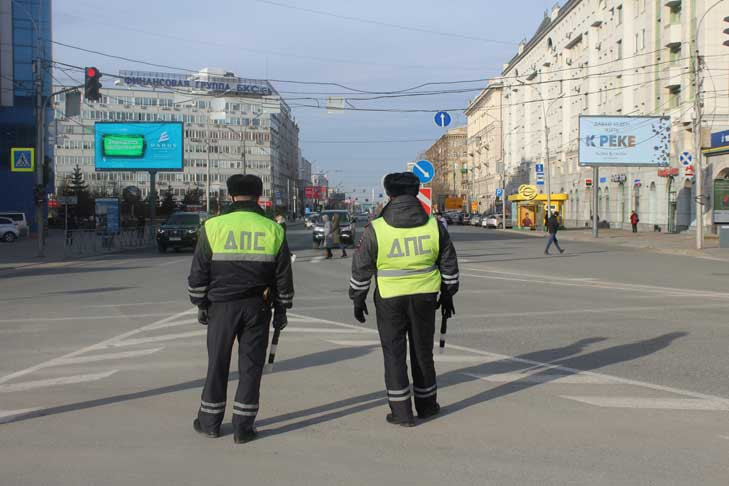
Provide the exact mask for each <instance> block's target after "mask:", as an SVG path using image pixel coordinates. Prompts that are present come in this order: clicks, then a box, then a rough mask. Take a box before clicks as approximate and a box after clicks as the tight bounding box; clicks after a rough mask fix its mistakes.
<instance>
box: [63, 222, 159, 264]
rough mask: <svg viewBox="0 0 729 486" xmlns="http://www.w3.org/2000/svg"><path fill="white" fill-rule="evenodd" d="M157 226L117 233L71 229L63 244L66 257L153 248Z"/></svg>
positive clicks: (123, 230)
mask: <svg viewBox="0 0 729 486" xmlns="http://www.w3.org/2000/svg"><path fill="white" fill-rule="evenodd" d="M155 235H156V227H155V226H145V227H144V228H129V229H122V230H121V231H119V232H117V233H108V232H105V231H100V230H69V231H67V232H66V239H65V241H64V246H63V255H64V256H65V257H83V256H92V255H100V254H104V253H114V252H118V251H123V250H133V249H142V248H152V247H154V246H155V245H156V241H155Z"/></svg>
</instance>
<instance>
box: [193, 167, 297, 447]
mask: <svg viewBox="0 0 729 486" xmlns="http://www.w3.org/2000/svg"><path fill="white" fill-rule="evenodd" d="M227 185H228V193H229V194H230V197H231V199H232V200H233V203H232V205H231V206H230V209H229V212H227V213H226V214H224V215H221V216H216V217H214V218H211V219H209V220H207V221H206V222H205V225H204V227H203V228H202V230H201V231H200V236H199V238H198V242H197V246H196V248H195V254H194V256H193V260H192V266H191V268H190V275H189V277H188V286H189V287H188V291H189V295H190V300H191V301H192V303H193V304H194V305H196V306H197V307H198V320H199V322H200V323H201V324H203V325H207V327H208V329H207V349H208V370H207V377H206V379H205V386H204V388H203V391H202V399H201V402H200V408H199V410H198V413H197V418H196V419H195V420H194V422H193V427H194V429H195V431H197V432H198V433H200V434H202V435H204V436H206V437H219V436H220V425H221V423H222V421H223V418H224V414H225V409H226V402H227V386H228V373H229V370H230V359H231V353H232V349H233V344H234V343H235V340H236V338H237V340H238V369H239V373H240V378H239V381H238V389H237V391H236V394H235V401H234V402H233V407H232V409H233V439H234V441H235V443H237V444H241V443H245V442H248V441H250V440H253V439H254V438H255V437H256V429H255V428H254V421H255V418H256V415H257V414H258V408H259V396H260V384H261V375H262V373H263V366H264V362H265V359H266V348H267V347H268V334H269V323H270V322H271V313H272V311H271V309H272V308H273V327H274V329H283V328H284V327H286V324H287V319H286V309H288V308H291V306H292V302H293V297H294V285H293V275H292V269H291V254H290V252H289V248H288V245H287V243H286V238H285V235H284V229H283V228H282V227H281V226H280V225H279V224H277V223H276V222H274V221H272V220H270V219H269V218H267V217H266V216H265V214H264V212H263V210H262V209H261V208H260V207H259V206H258V198H259V197H260V196H261V194H262V192H263V183H262V181H261V179H260V178H259V177H257V176H254V175H239V174H238V175H234V176H231V177H230V178H228V181H227Z"/></svg>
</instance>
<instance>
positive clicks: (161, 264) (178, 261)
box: [155, 258, 190, 267]
mask: <svg viewBox="0 0 729 486" xmlns="http://www.w3.org/2000/svg"><path fill="white" fill-rule="evenodd" d="M189 261H190V259H189V258H180V259H179V260H172V261H171V262H164V263H158V264H157V265H155V266H157V267H166V266H167V265H174V264H175V263H180V262H189Z"/></svg>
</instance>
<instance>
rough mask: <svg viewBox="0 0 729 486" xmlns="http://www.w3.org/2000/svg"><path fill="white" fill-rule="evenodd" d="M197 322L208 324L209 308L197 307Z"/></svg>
mask: <svg viewBox="0 0 729 486" xmlns="http://www.w3.org/2000/svg"><path fill="white" fill-rule="evenodd" d="M197 322H199V323H200V324H202V325H203V326H207V325H208V310H207V309H204V308H202V307H198V308H197Z"/></svg>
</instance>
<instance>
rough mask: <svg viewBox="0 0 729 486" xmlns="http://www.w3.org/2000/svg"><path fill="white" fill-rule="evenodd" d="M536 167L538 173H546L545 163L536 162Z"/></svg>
mask: <svg viewBox="0 0 729 486" xmlns="http://www.w3.org/2000/svg"><path fill="white" fill-rule="evenodd" d="M535 168H536V169H537V174H539V173H540V172H541V173H542V174H544V164H536V165H535Z"/></svg>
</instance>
